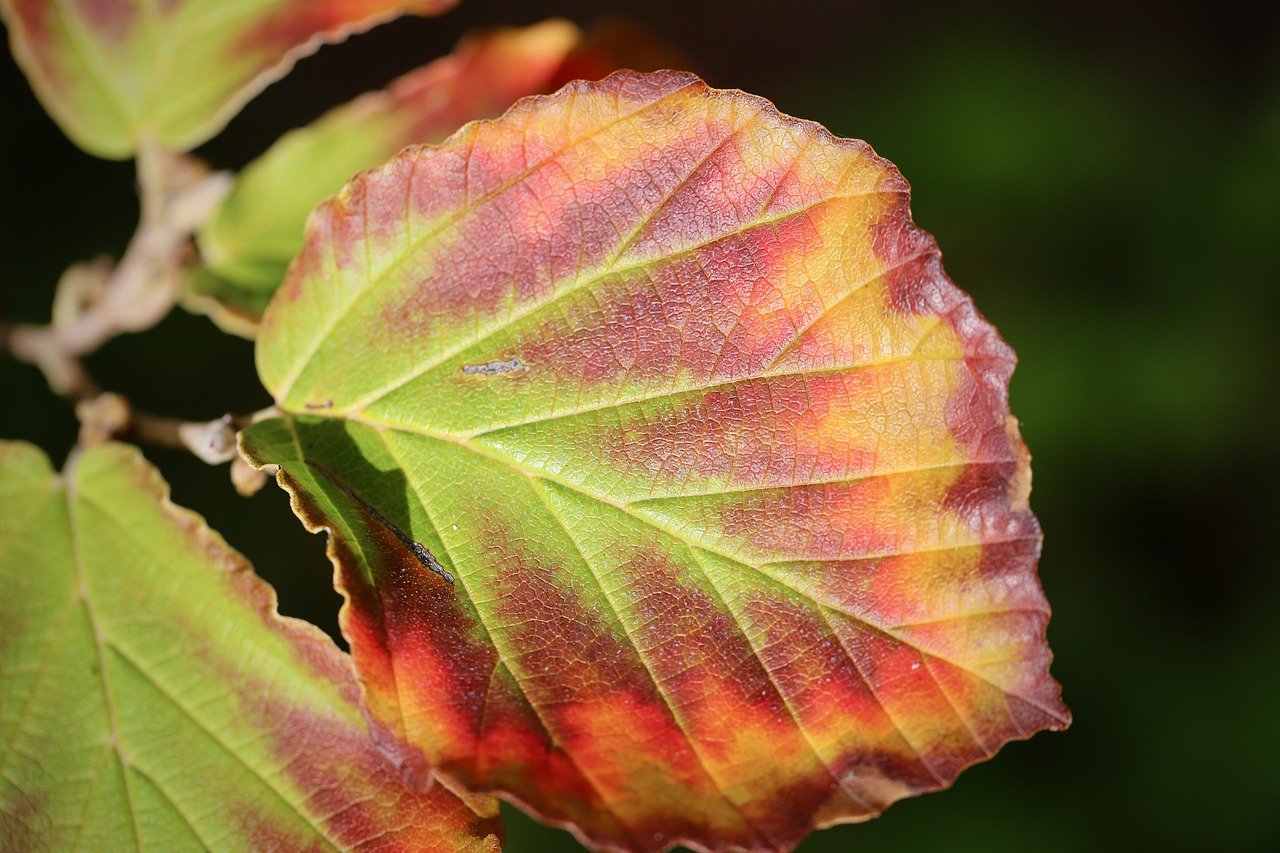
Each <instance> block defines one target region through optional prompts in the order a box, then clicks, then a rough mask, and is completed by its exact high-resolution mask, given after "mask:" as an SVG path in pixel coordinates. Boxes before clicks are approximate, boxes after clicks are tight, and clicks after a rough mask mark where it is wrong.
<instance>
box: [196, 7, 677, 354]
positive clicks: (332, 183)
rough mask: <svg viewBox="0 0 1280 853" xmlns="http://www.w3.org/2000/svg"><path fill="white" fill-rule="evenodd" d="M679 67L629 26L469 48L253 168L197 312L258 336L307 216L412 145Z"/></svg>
mask: <svg viewBox="0 0 1280 853" xmlns="http://www.w3.org/2000/svg"><path fill="white" fill-rule="evenodd" d="M673 58H674V57H672V55H671V54H670V53H669V52H668V51H665V50H664V49H663V48H662V47H661V45H660V44H659V43H658V42H656V40H654V39H652V38H650V37H648V36H647V35H646V34H645V33H644V32H642V31H639V30H637V29H636V28H634V27H628V26H625V25H618V24H615V25H612V26H603V27H596V28H593V29H592V30H591V31H590V32H589V33H586V34H584V33H583V32H582V31H581V30H579V29H578V28H577V27H576V26H574V25H573V24H571V23H569V22H568V21H564V20H554V19H553V20H549V21H544V22H542V23H540V24H535V25H533V26H530V27H524V28H521V29H501V30H493V31H490V32H485V33H480V34H477V35H473V36H470V37H468V38H467V39H464V40H463V41H462V43H460V44H459V45H458V47H457V48H456V50H455V51H454V52H453V53H452V54H451V55H449V56H446V57H443V58H441V59H438V60H436V61H435V62H432V63H430V64H429V65H426V66H424V67H422V68H420V69H418V70H416V71H412V72H410V73H409V74H406V75H404V76H403V77H401V78H400V79H398V80H396V81H394V82H393V83H392V84H391V85H390V86H389V87H387V89H385V90H383V91H379V92H371V93H369V94H366V95H364V96H362V97H360V98H357V99H356V100H354V101H352V102H350V103H348V104H345V105H343V106H341V107H338V108H336V109H334V110H332V111H331V112H329V113H328V114H326V115H325V116H323V117H321V118H320V119H319V120H318V121H316V122H315V123H314V124H312V125H310V126H308V127H305V128H300V129H298V130H296V131H294V132H292V133H290V134H288V135H286V136H285V137H283V138H282V139H281V140H280V141H279V142H277V143H276V144H275V145H273V146H272V147H271V149H270V150H268V151H267V152H266V153H265V154H263V155H262V157H260V158H258V159H257V160H256V161H254V162H253V163H251V164H250V165H249V166H248V167H247V168H246V169H245V170H244V171H243V172H242V173H241V174H240V175H239V176H238V177H237V179H236V183H235V186H234V187H233V189H232V191H231V194H230V196H229V197H228V198H227V199H226V201H225V202H224V203H223V205H222V206H221V208H220V209H219V210H218V212H217V214H216V215H215V216H214V217H213V218H212V219H211V220H210V222H209V223H208V224H207V225H206V226H205V227H204V228H203V229H202V230H201V232H200V234H199V245H200V255H201V260H202V267H201V268H200V269H199V270H198V272H197V273H196V274H195V275H194V276H193V278H192V282H191V286H190V288H189V297H188V300H187V302H188V304H189V305H191V306H192V307H194V308H195V309H196V310H201V311H204V312H206V313H208V314H209V315H210V317H211V318H212V319H214V321H215V322H217V323H218V324H219V325H220V326H222V327H223V328H224V329H227V330H229V331H233V332H236V333H239V334H244V335H246V336H252V335H253V333H254V332H255V330H256V327H257V324H258V321H259V320H260V319H261V316H262V312H263V310H264V309H265V308H266V305H267V301H268V300H269V299H270V298H271V294H272V293H274V292H275V290H276V288H277V287H279V286H280V282H281V281H283V279H284V274H285V270H286V269H287V267H288V265H289V262H290V261H291V260H292V259H293V258H294V256H295V255H297V254H298V252H299V250H300V249H301V248H302V239H303V231H304V228H305V225H306V220H307V215H308V214H309V213H310V212H311V211H312V209H314V208H315V207H316V205H318V204H319V203H320V202H321V201H323V200H324V199H326V198H328V197H329V196H331V195H333V194H334V193H336V192H337V191H338V190H340V189H341V188H342V186H343V184H345V183H346V182H347V180H348V179H350V177H351V176H352V175H354V174H355V173H356V172H359V171H360V170H362V169H369V168H372V167H374V166H378V165H381V164H382V163H384V162H386V161H387V160H388V159H390V158H391V156H392V155H394V154H395V153H396V152H397V151H399V150H400V149H402V148H404V147H405V146H407V145H412V144H415V143H435V142H441V141H443V140H444V139H445V138H446V137H447V136H449V134H451V133H453V132H454V131H456V130H457V129H458V128H459V127H461V126H462V125H464V124H466V123H467V122H468V121H472V120H473V119H481V118H492V117H494V116H497V115H500V114H501V113H502V112H503V111H504V110H506V109H507V108H508V107H510V106H511V104H513V103H514V102H515V101H516V100H518V99H519V98H522V97H524V96H526V95H534V94H539V93H545V92H551V91H554V90H555V89H558V88H560V87H561V86H562V85H564V84H565V83H567V82H568V81H569V80H571V79H574V78H577V77H591V78H596V77H603V76H605V75H606V74H608V73H609V72H611V71H614V70H615V69H617V68H621V67H624V66H625V67H631V68H641V70H647V69H648V68H656V67H659V63H663V62H665V61H667V60H671V59H673ZM677 61H678V60H677Z"/></svg>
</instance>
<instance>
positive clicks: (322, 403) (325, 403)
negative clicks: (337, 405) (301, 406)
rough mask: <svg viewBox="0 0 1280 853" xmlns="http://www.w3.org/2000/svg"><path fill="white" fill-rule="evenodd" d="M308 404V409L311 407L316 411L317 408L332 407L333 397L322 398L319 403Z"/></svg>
mask: <svg viewBox="0 0 1280 853" xmlns="http://www.w3.org/2000/svg"><path fill="white" fill-rule="evenodd" d="M306 406H307V408H308V409H311V410H312V411H315V410H316V409H332V408H333V398H329V399H328V400H321V401H320V402H318V403H307V404H306Z"/></svg>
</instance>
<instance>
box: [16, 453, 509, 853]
mask: <svg viewBox="0 0 1280 853" xmlns="http://www.w3.org/2000/svg"><path fill="white" fill-rule="evenodd" d="M0 584H3V588H4V591H5V592H4V596H3V597H0V625H3V626H4V630H3V632H2V633H0V742H2V743H3V744H4V751H3V753H0V766H2V768H3V770H2V772H0V848H3V849H5V850H131V849H139V850H142V849H149V850H186V849H218V850H264V849H289V850H302V849H339V848H340V849H354V848H357V847H360V848H366V847H368V848H376V849H379V850H442V849H449V850H453V849H465V850H497V849H498V833H500V831H501V829H500V826H499V824H498V820H497V817H496V814H495V809H494V804H493V801H492V800H490V801H488V803H485V802H483V801H480V800H476V801H474V802H473V805H474V806H475V807H476V808H477V809H479V810H480V811H481V812H483V813H484V814H483V816H482V815H478V814H477V813H476V812H474V811H472V809H471V808H468V806H466V805H464V804H463V802H462V801H461V800H459V799H458V798H457V797H456V796H454V795H453V794H451V793H449V792H448V791H447V790H446V789H444V788H442V787H438V788H436V789H434V790H433V791H431V792H429V793H425V794H421V793H416V792H414V791H412V790H410V789H409V788H407V787H405V785H404V784H403V782H402V780H401V779H400V776H399V775H398V774H397V773H396V772H395V770H394V768H393V767H392V766H391V765H390V764H388V763H387V762H386V760H385V758H384V757H383V756H382V755H381V754H380V753H379V752H378V750H377V748H376V747H375V746H374V744H373V741H372V740H371V739H370V737H369V734H368V731H367V729H366V727H365V723H364V720H363V718H362V716H361V712H360V709H359V705H358V689H357V687H356V684H355V679H354V678H353V674H352V671H351V664H350V661H349V660H348V659H347V658H346V656H345V655H343V654H341V653H340V652H339V651H338V650H337V649H336V648H335V647H334V645H333V643H332V642H331V641H330V640H329V639H328V638H327V637H325V636H324V635H323V634H321V633H320V631H319V630H317V629H316V628H314V627H312V626H311V625H308V624H306V623H304V622H299V621H296V620H293V619H285V618H282V617H280V616H278V615H277V614H276V606H275V605H276V602H275V594H274V593H273V592H272V591H271V588H270V587H268V586H267V585H266V584H264V583H263V582H262V581H260V580H258V579H257V577H256V576H255V575H254V574H253V572H252V570H251V569H250V568H249V566H248V565H247V564H246V563H245V562H244V560H243V558H241V557H240V556H239V555H238V554H236V553H235V552H234V551H232V550H231V549H230V548H228V547H227V545H226V543H225V542H223V541H222V540H221V539H220V538H219V537H218V536H217V535H216V534H214V533H212V532H211V531H210V530H209V529H208V528H207V527H206V526H205V524H204V521H203V519H201V518H199V517H198V516H196V515H194V514H192V513H190V512H187V511H185V510H181V509H178V508H177V507H175V506H174V505H173V504H171V503H169V501H168V495H167V490H166V488H165V485H164V483H163V481H161V479H160V477H159V475H158V474H157V473H156V472H155V470H154V469H152V468H151V467H150V466H148V465H147V464H146V463H144V462H143V461H142V459H141V457H140V455H139V454H138V452H137V451H136V450H134V449H132V448H127V447H124V446H120V445H106V446H102V447H98V448H95V449H92V450H88V451H85V452H83V453H81V454H80V455H79V456H78V457H77V458H76V459H75V460H74V461H73V462H72V463H71V464H70V465H69V466H68V470H67V471H66V472H65V473H64V474H63V475H62V476H58V475H57V474H56V473H55V472H54V471H53V470H52V469H51V468H50V466H49V462H48V460H47V459H46V458H45V456H44V455H43V454H42V453H41V452H40V451H39V450H37V449H36V448H34V447H32V446H30V445H26V444H18V443H11V442H5V443H0Z"/></svg>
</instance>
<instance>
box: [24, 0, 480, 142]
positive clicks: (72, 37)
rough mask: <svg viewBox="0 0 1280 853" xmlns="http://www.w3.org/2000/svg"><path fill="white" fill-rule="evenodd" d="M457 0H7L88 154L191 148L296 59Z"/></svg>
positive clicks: (52, 104) (39, 85)
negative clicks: (406, 15) (153, 146)
mask: <svg viewBox="0 0 1280 853" xmlns="http://www.w3.org/2000/svg"><path fill="white" fill-rule="evenodd" d="M455 5H457V0H0V12H3V14H4V19H5V23H6V24H7V25H8V27H9V40H10V45H11V47H12V50H13V55H14V57H15V58H16V59H17V60H18V63H19V64H20V65H21V66H22V68H23V70H24V71H25V72H26V74H27V78H28V79H29V80H30V81H31V85H32V87H33V88H34V89H35V91H36V94H37V95H38V96H39V98H40V100H41V102H42V103H43V104H44V106H45V109H47V110H48V111H49V114H50V115H52V116H53V118H54V119H55V120H56V121H57V122H58V124H59V125H61V127H62V129H63V131H64V132H65V133H66V134H67V135H68V136H69V137H71V139H72V140H74V141H75V143H76V144H77V145H79V146H80V147H81V148H84V149H85V150H86V151H88V152H90V153H92V154H97V155H98V156H100V157H109V158H113V159H123V158H127V157H130V156H132V155H133V154H134V153H135V152H136V151H137V150H138V148H139V146H141V145H144V144H148V143H150V144H156V145H159V146H161V147H164V148H170V149H176V150H187V149H189V148H193V147H195V146H196V145H199V144H200V143H201V142H204V141H205V140H207V139H208V138H209V137H211V136H213V135H214V134H216V133H217V132H218V131H219V130H221V129H222V127H223V126H224V125H225V124H226V123H227V121H229V120H230V119H231V117H232V116H234V115H235V114H236V113H237V112H239V110H240V108H241V107H242V106H244V104H245V103H246V102H247V101H249V100H250V99H251V98H252V97H253V96H254V95H256V94H257V93H258V92H260V91H262V89H263V88H265V87H266V86H267V85H268V84H269V83H271V82H273V81H275V80H278V79H279V78H280V77H283V76H284V75H285V74H286V73H288V71H289V69H290V68H292V67H293V63H294V62H295V61H296V60H298V59H299V58H301V57H303V56H306V55H308V54H311V53H314V52H315V51H316V50H317V49H319V47H320V46H321V45H322V44H324V43H326V42H328V43H332V42H338V41H342V40H343V39H345V38H346V37H347V36H348V35H350V34H351V33H353V32H358V31H361V30H365V29H368V28H369V27H371V26H373V25H375V24H378V23H381V22H382V21H385V20H388V19H390V18H393V17H396V16H397V15H400V14H403V13H413V14H421V15H430V14H438V13H440V12H444V11H447V10H449V9H451V8H452V7H453V6H455Z"/></svg>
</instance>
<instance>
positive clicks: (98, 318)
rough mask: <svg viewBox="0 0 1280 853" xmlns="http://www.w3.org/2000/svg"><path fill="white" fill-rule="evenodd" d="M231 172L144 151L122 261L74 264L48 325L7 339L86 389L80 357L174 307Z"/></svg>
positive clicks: (64, 390)
mask: <svg viewBox="0 0 1280 853" xmlns="http://www.w3.org/2000/svg"><path fill="white" fill-rule="evenodd" d="M230 187H231V176H230V175H228V174H226V173H223V172H215V173H211V172H210V171H209V169H208V167H206V166H205V165H204V164H203V163H202V162H200V161H199V160H197V159H195V158H193V157H188V156H186V155H183V154H176V153H173V152H170V151H164V150H160V149H155V148H144V149H142V150H141V151H139V153H138V195H139V199H140V202H141V217H140V220H139V223H138V229H137V231H136V232H135V233H134V235H133V238H132V239H131V240H130V241H129V245H128V247H127V248H126V249H125V253H124V256H123V257H122V258H121V259H120V262H119V263H118V264H115V265H114V266H112V264H111V263H110V261H107V260H105V259H97V260H94V261H90V262H87V263H79V264H74V265H72V266H71V267H70V268H68V269H67V271H66V272H65V273H63V275H62V278H61V279H59V281H58V287H57V291H56V293H55V296H54V306H53V317H52V320H51V322H50V323H49V325H46V326H38V325H18V326H13V327H10V328H8V329H7V330H5V332H4V333H3V335H2V337H3V343H4V345H5V346H6V348H7V349H8V350H9V351H10V352H11V353H12V354H13V355H14V357H15V358H18V359H19V360H22V361H26V362H29V363H31V364H34V365H35V366H37V367H39V368H40V370H41V371H42V372H43V373H44V375H45V378H46V379H47V380H48V382H49V387H50V388H52V389H53V390H54V391H55V392H56V393H58V394H61V395H63V396H68V397H72V398H82V397H85V396H88V395H89V394H90V393H92V392H93V391H94V390H95V389H93V388H92V386H91V383H90V382H89V380H88V377H87V376H86V374H85V371H84V368H83V366H82V365H81V364H80V359H81V358H82V357H83V356H85V355H88V354H89V353H91V352H93V351H95V350H96V349H98V347H100V346H102V344H104V343H106V342H107V341H108V340H110V339H111V338H113V337H115V336H116V335H119V334H122V333H124V332H139V331H143V330H145V329H149V328H151V327H152V326H154V325H155V324H156V323H158V322H160V321H161V320H162V319H164V317H165V316H166V315H168V313H169V311H170V310H172V308H173V306H174V304H175V302H176V300H177V297H178V293H179V291H180V288H181V285H182V279H183V275H184V271H185V269H186V268H187V267H188V266H189V264H190V262H191V259H192V257H193V246H192V235H193V234H194V233H195V231H196V230H197V229H199V228H200V226H201V225H202V224H204V222H205V221H207V220H208V218H209V217H210V216H212V215H213V213H214V212H215V211H216V210H217V209H218V205H219V204H220V203H221V202H222V199H223V198H225V196H226V194H227V192H228V191H229V190H230Z"/></svg>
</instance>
